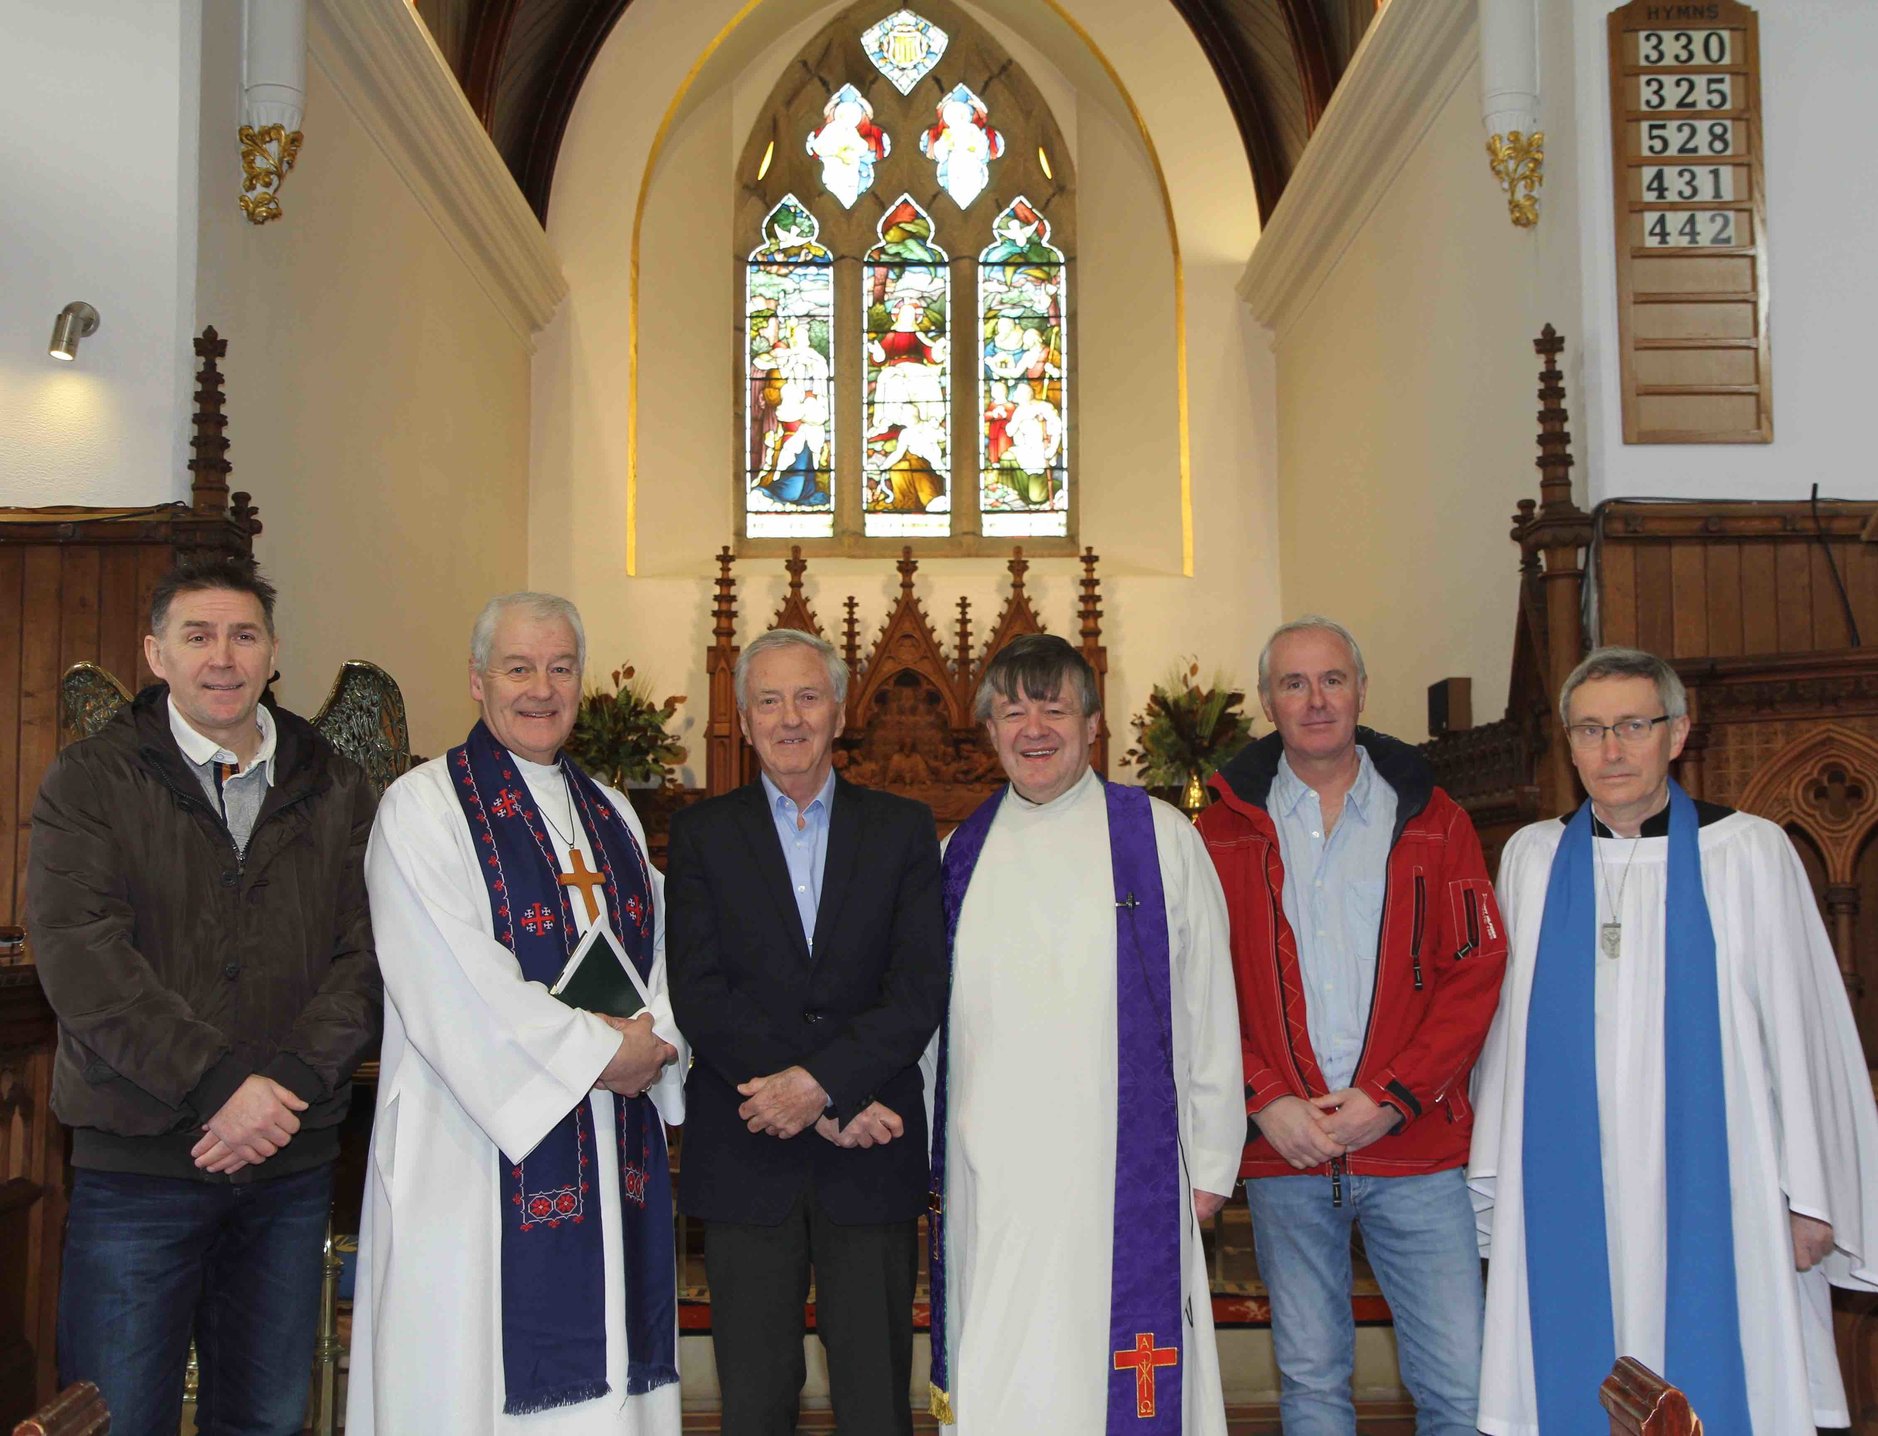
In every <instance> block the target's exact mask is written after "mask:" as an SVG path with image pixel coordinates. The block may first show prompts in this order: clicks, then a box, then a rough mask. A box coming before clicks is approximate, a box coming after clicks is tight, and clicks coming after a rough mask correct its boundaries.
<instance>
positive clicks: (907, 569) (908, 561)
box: [894, 544, 919, 598]
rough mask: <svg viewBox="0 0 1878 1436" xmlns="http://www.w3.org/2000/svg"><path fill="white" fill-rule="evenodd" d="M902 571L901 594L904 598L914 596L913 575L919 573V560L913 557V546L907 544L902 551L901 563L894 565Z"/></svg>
mask: <svg viewBox="0 0 1878 1436" xmlns="http://www.w3.org/2000/svg"><path fill="white" fill-rule="evenodd" d="M894 567H895V568H897V569H899V570H900V594H901V596H902V597H904V598H911V597H912V596H913V575H914V574H916V573H918V572H919V560H918V559H916V558H914V557H913V545H912V544H905V545H903V546H902V547H901V549H900V561H899V562H898V563H897V564H895V565H894Z"/></svg>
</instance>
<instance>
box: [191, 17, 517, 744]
mask: <svg viewBox="0 0 1878 1436" xmlns="http://www.w3.org/2000/svg"><path fill="white" fill-rule="evenodd" d="M225 10H226V15H225V17H224V16H223V14H222V7H218V9H217V12H216V17H215V20H216V22H215V23H211V24H210V25H208V26H206V27H205V34H204V37H203V57H202V58H203V95H204V100H203V105H202V131H203V133H202V153H203V154H204V155H205V156H207V157H209V159H208V160H207V161H206V162H205V164H204V166H203V174H202V186H201V214H200V225H201V229H200V241H201V242H200V267H199V271H198V274H197V284H198V309H199V313H200V316H201V323H203V324H214V325H215V326H216V328H217V329H218V330H219V331H220V332H221V334H222V335H223V336H224V337H225V338H226V339H227V340H228V357H227V359H226V360H225V361H224V365H223V368H224V372H225V373H226V375H227V385H226V390H227V394H228V413H229V415H230V422H229V425H228V438H229V441H230V448H229V459H230V460H231V461H232V462H233V464H234V466H235V472H234V483H235V486H236V487H238V488H243V489H247V490H249V491H250V492H252V493H253V494H254V496H255V501H256V502H257V503H258V504H259V505H260V509H261V518H262V521H263V523H264V525H265V529H264V531H263V533H262V534H261V536H260V538H259V539H258V540H257V541H256V544H255V551H256V555H257V557H258V558H259V559H260V562H261V564H262V566H263V569H264V570H265V571H266V572H267V574H268V575H269V577H270V578H271V579H272V580H273V581H274V583H275V584H276V585H277V586H278V587H279V589H280V610H279V628H280V636H281V657H280V672H281V682H280V686H279V690H278V691H279V692H280V695H281V698H282V701H283V702H285V703H286V704H287V705H288V706H289V707H292V708H294V709H296V710H297V711H301V712H304V713H311V712H312V711H314V710H315V709H316V708H317V707H318V706H319V704H320V702H321V701H322V700H323V699H324V698H325V696H326V693H327V690H328V688H329V687H330V685H331V683H332V680H333V677H334V676H335V674H336V673H337V671H338V668H339V665H340V663H342V662H343V661H344V660H346V659H348V658H366V659H370V660H372V661H373V662H376V663H379V664H382V665H383V666H384V667H385V668H387V669H388V670H389V671H390V672H391V673H392V674H393V676H395V677H396V678H397V679H398V682H399V684H400V686H401V687H402V689H403V691H404V697H405V703H406V707H407V709H408V712H409V716H410V722H411V741H412V746H413V748H414V749H415V750H416V751H417V752H420V753H425V754H436V753H440V752H442V751H443V750H444V749H445V748H446V747H447V746H448V745H450V744H451V743H455V742H458V741H460V740H461V738H462V735H463V733H464V731H465V730H466V729H467V728H468V726H469V722H470V720H471V718H472V717H473V714H474V709H473V707H472V705H471V704H470V702H469V698H468V689H467V683H466V679H465V663H466V661H467V652H468V643H469V628H470V623H471V621H472V620H473V619H474V617H475V615H476V611H477V609H478V608H480V607H481V605H482V603H483V601H484V600H485V599H486V598H487V597H488V596H489V595H491V594H493V593H498V592H502V591H505V590H510V589H516V588H521V587H523V586H524V584H525V581H526V578H527V531H528V505H527V479H528V409H529V372H528V366H529V355H528V351H527V347H526V345H525V343H524V341H523V340H522V339H521V338H519V337H518V336H517V334H516V332H515V330H514V329H513V328H512V327H511V326H510V324H509V323H508V321H507V320H506V319H505V318H504V317H503V316H502V314H501V313H500V312H499V311H498V310H497V308H496V307H495V305H494V304H493V303H492V302H491V301H490V300H489V299H488V298H487V297H486V296H485V293H484V290H483V288H482V287H481V285H480V284H479V282H478V281H477V279H476V278H475V277H473V276H472V275H471V274H470V273H469V272H468V270H467V269H466V266H465V263H464V261H463V259H462V258H460V257H459V255H458V254H457V252H456V251H455V250H454V249H453V248H452V247H451V245H450V243H449V242H448V241H447V240H446V238H445V237H444V235H443V234H442V233H441V232H440V231H439V229H438V227H437V224H436V222H435V221H433V220H432V219H431V218H430V216H429V215H428V214H426V213H425V212H424V210H423V208H422V207H421V206H420V204H419V203H418V201H417V199H416V198H415V197H414V196H413V194H412V192H411V189H410V187H409V186H408V185H407V184H406V183H405V182H404V180H402V179H401V178H400V177H399V175H398V174H397V172H396V171H394V169H393V168H392V167H391V165H390V163H389V162H388V161H387V159H386V157H385V155H384V153H383V152H382V151H381V150H380V148H379V146H378V143H377V141H376V140H375V139H374V138H373V136H372V135H371V133H369V132H368V130H367V128H366V127H365V126H364V124H362V122H361V121H360V119H359V117H358V115H357V113H355V111H354V109H353V107H352V105H351V104H349V103H348V101H347V99H346V98H345V96H344V95H343V94H342V93H341V92H340V91H339V90H338V89H337V88H336V87H335V81H334V78H333V76H331V75H329V74H328V73H327V71H326V69H325V68H324V67H323V65H322V64H321V63H320V62H319V61H318V59H317V58H314V59H310V60H309V63H308V67H307V81H308V95H307V114H306V121H305V133H306V137H307V138H306V144H305V148H304V149H303V150H302V151H301V156H300V163H299V165H298V167H297V168H296V169H295V170H294V172H293V174H292V175H291V176H290V177H289V179H288V180H287V183H286V185H285V186H284V187H283V189H282V192H281V206H282V209H283V210H284V216H283V218H281V219H280V220H277V221H276V222H274V223H272V224H269V225H266V226H263V227H260V228H256V227H255V226H253V225H250V224H249V223H248V221H247V220H246V219H245V218H244V217H243V216H242V214H241V212H240V209H239V208H238V206H237V203H236V200H237V197H238V195H239V181H240V173H241V172H240V164H239V159H238V156H237V152H236V147H235V144H234V138H233V137H234V132H235V128H236V126H237V124H238V123H239V120H238V111H239V104H240V73H241V69H240V66H241V20H240V7H239V6H236V5H233V4H230V5H228V6H227V7H225ZM224 18H225V19H226V21H227V23H222V20H223V19H224Z"/></svg>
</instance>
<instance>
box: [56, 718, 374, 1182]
mask: <svg viewBox="0 0 1878 1436" xmlns="http://www.w3.org/2000/svg"><path fill="white" fill-rule="evenodd" d="M167 699H168V689H167V687H165V686H164V685H161V684H158V685H155V686H153V687H151V688H147V689H145V690H144V691H143V692H142V693H140V694H138V695H137V698H136V700H135V702H134V703H133V704H132V705H131V706H130V707H129V708H128V709H127V710H126V711H125V712H123V713H120V714H119V715H118V716H117V717H116V718H115V719H113V720H112V722H111V723H110V724H109V725H108V726H107V727H106V728H105V730H104V731H103V732H102V733H99V734H98V735H97V736H96V737H93V738H88V739H86V740H84V741H82V742H79V743H75V744H73V745H72V746H70V747H68V748H67V749H65V751H64V752H62V753H61V754H60V755H59V757H58V758H57V760H56V761H55V762H54V763H53V765H52V767H51V769H50V770H49V771H48V772H47V774H46V777H45V781H44V783H43V784H41V786H40V789H39V799H38V802H37V803H36V804H35V805H34V808H33V828H32V847H31V853H30V857H29V859H28V864H27V877H26V910H27V933H28V937H29V940H30V942H31V944H32V951H33V956H34V960H35V962H36V963H37V966H38V969H39V977H40V982H41V984H42V985H43V986H44V988H45V992H46V997H47V1000H48V1001H49V1002H50V1003H51V1005H52V1008H53V1011H54V1012H55V1013H57V1014H58V1019H59V1049H58V1057H57V1062H56V1065H55V1066H54V1069H53V1080H52V1106H53V1110H54V1111H55V1112H56V1113H57V1114H58V1117H59V1119H60V1120H61V1121H62V1122H64V1123H65V1124H66V1125H67V1126H69V1127H71V1128H73V1150H72V1160H73V1163H74V1165H76V1166H81V1167H93V1168H98V1169H102V1170H110V1171H132V1172H144V1173H149V1174H153V1175H161V1176H182V1177H194V1178H200V1179H202V1180H207V1181H225V1180H231V1179H230V1178H225V1177H209V1176H207V1175H206V1174H204V1173H202V1172H200V1171H198V1170H196V1168H195V1165H194V1163H193V1161H192V1160H191V1159H190V1157H189V1149H190V1148H191V1147H192V1146H193V1145H194V1144H195V1142H196V1140H197V1138H198V1137H199V1136H200V1135H201V1132H202V1124H203V1123H204V1122H205V1121H206V1120H207V1119H208V1118H209V1117H211V1116H213V1115H214V1114H215V1112H216V1111H217V1110H219V1109H220V1107H221V1106H222V1104H223V1103H224V1102H226V1101H227V1100H228V1098H229V1097H230V1096H231V1095H232V1094H233V1093H234V1091H235V1089H236V1088H237V1087H239V1086H240V1085H241V1083H242V1082H243V1081H244V1080H245V1079H246V1078H247V1077H248V1076H249V1074H251V1073H255V1072H259V1073H262V1074H264V1075H265V1076H268V1077H271V1078H273V1079H274V1080H275V1081H277V1082H279V1083H280V1084H281V1085H282V1086H284V1087H287V1088H289V1089H290V1090H292V1091H293V1092H294V1093H295V1094H296V1095H298V1096H300V1097H302V1098H304V1099H305V1100H306V1102H307V1103H308V1104H309V1105H308V1107H307V1110H306V1111H305V1112H302V1113H301V1114H300V1123H301V1130H300V1132H299V1134H298V1135H297V1136H296V1137H295V1138H294V1139H293V1141H292V1142H290V1143H289V1144H288V1145H287V1146H286V1147H285V1148H283V1149H282V1150H281V1151H280V1153H278V1154H277V1155H276V1156H274V1157H272V1158H270V1159H269V1160H268V1161H267V1162H265V1163H263V1164H261V1165H260V1166H259V1167H254V1168H247V1169H244V1170H242V1171H241V1172H238V1173H236V1174H235V1175H234V1177H233V1178H232V1180H234V1181H238V1182H240V1181H253V1180H265V1179H266V1178H268V1177H274V1176H284V1175H287V1174H289V1173H290V1172H294V1171H303V1170H306V1169H307V1168H309V1167H311V1166H314V1165H316V1164H318V1163H319V1162H321V1161H327V1160H330V1159H331V1158H332V1156H333V1155H334V1153H335V1152H336V1151H337V1147H338V1138H337V1126H338V1123H339V1121H340V1119H341V1118H342V1117H344V1116H345V1112H346V1105H347V1101H348V1098H349V1095H350V1083H351V1077H352V1072H353V1069H354V1068H356V1067H357V1066H358V1064H359V1062H360V1061H361V1059H363V1058H364V1057H366V1056H368V1055H370V1053H371V1052H372V1051H373V1050H375V1048H376V1046H377V1042H378V1033H379V1021H380V1013H381V1010H382V1004H383V989H382V987H381V984H380V981H379V976H378V962H377V959H376V957H375V956H374V954H373V951H372V929H371V914H370V910H369V909H368V907H367V905H366V897H365V878H364V870H363V867H364V859H365V844H366V839H367V838H368V837H369V836H370V834H371V827H372V816H373V813H374V811H375V809H376V806H377V799H376V797H375V796H374V794H373V792H372V787H371V784H370V783H369V782H368V781H367V779H366V777H365V774H364V772H363V770H361V769H360V768H359V767H358V765H357V764H355V763H353V762H352V761H351V760H350V759H348V758H346V757H343V756H342V755H341V754H339V753H338V752H336V751H335V750H334V749H333V748H332V746H331V745H330V744H329V743H327V741H326V740H325V739H324V738H322V737H321V736H320V735H319V734H318V733H317V732H315V731H314V729H313V728H312V726H311V725H310V724H308V723H307V722H306V721H305V720H303V719H301V718H298V717H296V716H294V715H293V714H291V713H287V712H285V711H283V710H281V709H278V708H275V709H272V710H271V711H272V713H273V717H274V720H275V726H276V735H277V736H276V747H275V768H274V784H273V786H272V787H271V788H270V789H269V790H268V793H267V797H266V799H265V801H264V802H263V804H262V807H261V811H260V814H259V816H258V817H257V818H256V820H255V825H254V831H253V834H252V835H251V836H250V838H249V841H248V848H247V852H246V854H245V855H238V854H237V853H236V850H235V844H234V840H233V839H232V838H231V837H230V836H229V832H228V829H227V827H226V825H225V824H224V823H223V821H222V817H221V814H220V813H219V812H217V811H216V810H215V808H214V806H213V805H212V804H211V803H210V802H209V800H208V799H207V797H206V796H205V794H204V792H203V789H202V785H201V783H200V782H199V781H198V780H197V778H196V775H195V771H194V770H193V769H192V768H191V767H190V766H189V764H188V761H187V760H186V759H185V758H184V757H183V755H182V752H181V750H180V749H179V748H178V747H177V746H176V740H175V738H174V737H173V736H172V735H171V733H170V726H169V713H168V704H167Z"/></svg>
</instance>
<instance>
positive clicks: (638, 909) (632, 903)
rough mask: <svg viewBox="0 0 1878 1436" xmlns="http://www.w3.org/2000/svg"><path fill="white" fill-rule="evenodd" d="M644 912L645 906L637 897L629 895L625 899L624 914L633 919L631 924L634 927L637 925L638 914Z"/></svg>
mask: <svg viewBox="0 0 1878 1436" xmlns="http://www.w3.org/2000/svg"><path fill="white" fill-rule="evenodd" d="M644 912H645V908H644V907H643V906H641V905H640V902H639V899H638V898H637V897H629V898H627V899H626V916H627V917H629V918H631V919H632V920H633V925H634V926H635V927H637V926H638V925H639V919H640V916H641V915H642V914H643V913H644Z"/></svg>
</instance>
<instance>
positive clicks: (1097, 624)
mask: <svg viewBox="0 0 1878 1436" xmlns="http://www.w3.org/2000/svg"><path fill="white" fill-rule="evenodd" d="M1100 558H1101V555H1100V554H1098V553H1097V552H1096V551H1095V549H1094V548H1093V547H1089V548H1085V549H1084V550H1083V551H1082V601H1081V605H1080V609H1081V617H1082V646H1083V647H1084V648H1085V649H1092V648H1094V647H1095V646H1096V645H1097V644H1099V643H1100V642H1101V641H1102V591H1101V590H1102V581H1101V580H1100V579H1099V578H1097V577H1096V562H1097V560H1098V559H1100Z"/></svg>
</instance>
